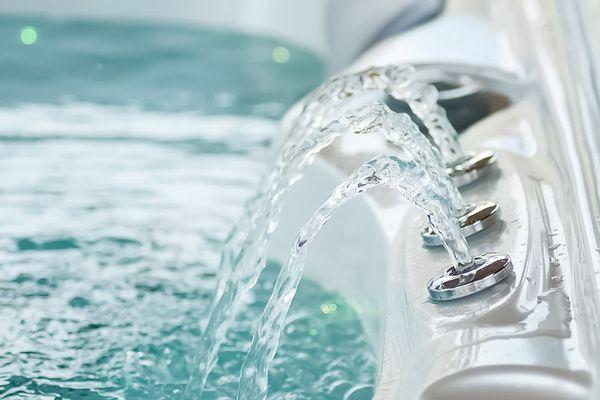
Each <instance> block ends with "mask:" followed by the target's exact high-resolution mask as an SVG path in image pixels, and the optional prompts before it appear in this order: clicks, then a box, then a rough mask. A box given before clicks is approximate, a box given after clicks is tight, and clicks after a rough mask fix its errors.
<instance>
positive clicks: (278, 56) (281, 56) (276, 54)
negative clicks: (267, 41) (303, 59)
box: [273, 46, 290, 64]
mask: <svg viewBox="0 0 600 400" xmlns="http://www.w3.org/2000/svg"><path fill="white" fill-rule="evenodd" d="M289 59H290V51H289V50H288V49H287V48H286V47H283V46H279V47H275V50H273V60H275V62H276V63H279V64H283V63H286V62H288V61H289Z"/></svg>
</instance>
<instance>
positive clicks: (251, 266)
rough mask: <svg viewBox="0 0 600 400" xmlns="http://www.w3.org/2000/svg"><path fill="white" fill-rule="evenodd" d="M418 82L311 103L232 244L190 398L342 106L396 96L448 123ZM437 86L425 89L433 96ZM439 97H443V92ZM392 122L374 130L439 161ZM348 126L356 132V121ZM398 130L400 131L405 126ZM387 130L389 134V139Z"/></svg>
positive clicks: (391, 83) (406, 75) (342, 91)
mask: <svg viewBox="0 0 600 400" xmlns="http://www.w3.org/2000/svg"><path fill="white" fill-rule="evenodd" d="M413 74H414V68H413V67H411V66H403V67H398V66H387V67H376V68H370V69H367V70H364V71H361V72H358V73H354V74H350V75H344V76H339V77H335V78H332V79H331V80H329V81H328V82H326V83H324V84H323V85H321V86H320V87H319V88H317V89H316V90H315V91H314V92H312V93H311V94H310V95H309V96H307V98H306V100H305V101H304V103H303V108H302V111H301V113H300V115H299V116H298V117H297V118H296V120H295V121H294V122H293V123H292V126H291V128H290V131H289V135H288V136H287V139H286V142H285V143H284V145H283V146H282V148H281V149H280V151H279V153H278V155H277V158H276V160H275V166H274V168H273V170H272V172H271V173H270V174H269V175H268V176H267V178H266V179H265V180H264V181H263V182H262V184H261V186H260V187H261V189H260V190H259V191H258V192H257V194H256V195H255V196H254V197H252V198H251V199H250V200H249V201H248V203H247V204H246V207H245V212H244V214H243V216H242V217H241V219H240V220H239V222H238V224H237V225H236V226H235V228H234V229H233V230H232V231H231V233H230V235H229V236H228V237H227V238H226V240H225V243H224V246H223V252H222V257H221V263H220V266H219V273H220V276H219V283H218V285H217V288H216V290H215V297H214V301H213V305H212V307H211V314H210V318H209V321H208V323H207V326H206V327H205V329H204V332H203V335H202V337H201V343H200V349H199V352H198V354H197V357H196V361H195V365H194V370H193V372H192V374H191V376H190V381H189V383H188V386H187V388H186V397H187V398H197V397H198V396H201V394H202V391H203V388H204V385H205V383H206V380H207V378H208V374H209V373H210V371H211V369H212V368H213V366H214V363H215V361H216V355H217V351H218V349H219V346H220V344H221V343H222V341H223V340H224V337H225V334H226V332H227V329H228V327H229V325H230V324H231V321H232V320H233V319H234V318H235V315H236V312H237V309H238V307H239V305H240V301H241V296H242V294H243V293H244V292H245V291H247V290H249V289H250V288H252V286H254V284H255V282H256V280H257V279H258V276H259V275H260V273H261V271H262V270H263V268H264V265H265V260H266V254H267V250H268V248H267V245H268V241H269V238H270V235H271V233H272V232H273V231H274V230H275V228H276V227H277V224H278V220H279V215H280V213H281V209H282V205H283V199H284V197H285V194H286V193H287V191H288V189H289V188H290V187H291V186H292V185H293V184H294V183H295V182H297V181H298V180H299V179H300V178H301V172H302V170H303V168H304V167H305V166H306V165H307V164H309V163H311V162H312V160H313V158H314V156H315V155H316V154H317V153H318V152H319V151H320V150H321V149H323V148H325V147H327V146H328V145H329V144H330V143H331V142H332V141H333V140H334V139H335V137H337V136H338V135H339V134H340V133H341V132H340V130H336V129H321V127H322V126H323V125H325V124H326V123H327V122H329V121H331V120H333V119H334V118H335V114H336V113H338V112H339V109H340V108H341V105H343V103H345V102H347V101H348V100H350V99H351V98H353V97H354V96H355V95H357V94H361V93H364V92H369V91H384V92H386V93H390V94H393V95H395V96H404V97H405V98H406V99H407V100H406V101H407V102H408V104H409V105H410V106H411V107H417V108H418V109H419V111H418V112H420V113H424V114H427V111H428V110H430V109H431V110H432V111H431V112H436V113H437V114H436V115H438V117H436V118H430V119H429V122H428V120H424V122H425V123H426V126H427V123H430V122H431V121H434V120H435V121H439V120H443V119H444V118H445V115H443V113H440V110H441V109H440V110H437V109H436V108H435V107H433V108H432V107H431V104H430V101H431V99H432V96H431V93H432V92H431V90H429V92H428V93H427V95H422V96H415V95H414V93H416V89H415V87H414V85H413V81H412V76H413ZM429 86H431V85H429ZM429 86H426V87H425V88H428V89H429ZM419 87H420V86H419ZM433 90H434V91H435V88H433ZM441 111H442V112H443V110H441ZM416 112H417V110H416V109H415V113H416ZM392 119H393V118H392V117H391V114H390V113H389V112H388V113H387V114H385V118H382V119H381V120H379V121H377V120H376V121H373V123H374V124H376V125H382V126H383V125H384V124H383V123H384V122H385V126H386V128H387V129H390V130H392V131H393V132H396V133H398V132H410V135H408V134H407V135H397V136H393V135H389V137H390V138H392V139H391V141H392V142H394V140H397V144H398V145H402V144H406V148H407V149H408V148H412V147H413V144H410V143H408V142H406V141H405V139H407V138H408V137H410V138H412V139H413V141H414V143H417V142H419V143H420V145H419V146H418V149H419V150H418V151H420V152H422V153H423V155H424V156H427V158H426V159H427V160H428V161H432V160H434V159H435V158H436V157H435V150H431V149H430V148H431V146H429V144H427V146H425V145H423V143H424V142H423V140H424V138H421V137H422V135H421V134H420V132H419V131H418V128H416V127H414V128H413V124H412V122H411V121H409V119H408V118H407V117H406V118H405V117H400V119H397V120H395V121H392ZM347 122H348V123H351V124H353V122H352V121H347ZM408 122H410V124H408ZM396 123H398V124H400V125H398V126H397V125H396ZM407 127H409V128H410V129H407ZM428 127H429V126H428ZM387 129H381V130H382V131H383V132H387ZM432 132H436V131H435V129H433V128H432ZM417 137H419V138H421V139H417ZM423 149H425V150H423ZM407 151H408V150H407ZM411 151H417V150H411ZM432 152H433V154H434V155H433V156H432V154H431V153H432ZM438 158H439V157H438ZM439 163H440V162H439V161H438V162H437V163H434V164H432V165H431V167H430V169H431V170H432V171H433V172H432V175H433V176H435V177H437V181H438V182H442V184H441V186H440V187H441V188H442V189H441V190H442V191H443V190H445V192H444V193H443V196H448V197H449V198H450V199H451V202H452V206H451V207H452V209H453V212H454V213H455V214H457V213H459V211H460V210H461V209H462V199H461V198H460V195H459V194H458V191H456V189H454V190H452V188H451V183H449V182H445V181H444V174H443V170H440V169H439V168H438V166H439ZM446 180H447V177H446ZM444 188H445V189H444Z"/></svg>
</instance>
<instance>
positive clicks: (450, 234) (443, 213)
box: [237, 156, 473, 400]
mask: <svg viewBox="0 0 600 400" xmlns="http://www.w3.org/2000/svg"><path fill="white" fill-rule="evenodd" d="M378 185H385V186H388V187H390V188H393V189H396V190H398V191H399V192H400V193H401V194H402V196H403V197H405V198H406V199H407V200H409V201H410V202H411V203H413V204H414V205H416V206H417V207H419V208H421V209H422V210H423V211H425V213H426V214H427V216H428V218H429V221H430V224H431V227H432V228H433V229H434V230H435V231H436V232H437V233H438V234H439V235H440V237H441V238H442V241H443V244H444V247H445V248H446V250H447V251H448V253H449V255H450V259H451V260H452V262H453V263H454V264H455V266H457V265H458V263H461V264H470V263H472V260H473V258H472V256H471V254H470V252H469V248H468V245H467V242H466V239H465V238H464V236H463V235H462V233H461V232H460V229H459V227H458V224H457V221H456V219H455V218H454V217H453V214H452V209H451V207H450V203H449V202H448V200H447V199H446V198H444V197H441V196H440V195H439V193H438V190H437V185H436V182H435V179H434V178H433V177H432V176H431V174H430V173H429V172H428V169H426V168H423V164H421V163H420V162H417V161H415V160H412V159H410V158H408V159H401V158H399V157H397V156H379V157H376V158H374V159H372V160H371V161H368V162H367V163H366V164H364V165H363V166H362V167H360V168H359V169H358V170H357V171H356V172H354V173H353V174H352V175H351V176H350V177H349V178H347V179H346V180H345V181H344V182H343V183H342V184H341V185H339V186H338V187H337V188H336V189H335V190H334V191H333V193H332V194H331V196H330V197H329V198H328V199H327V201H326V202H325V203H324V204H323V205H322V206H321V207H320V208H319V209H318V210H317V212H316V213H315V214H314V215H313V217H312V218H311V219H310V220H309V221H308V223H307V224H306V225H305V226H304V227H303V228H302V229H301V230H300V233H299V234H298V236H297V238H296V241H295V243H294V245H293V247H292V250H291V253H290V255H289V257H288V259H287V260H286V262H285V264H284V266H283V268H282V270H281V272H280V273H279V276H278V278H277V282H276V284H275V288H274V289H273V293H272V295H271V298H270V299H269V302H268V303H267V306H266V307H265V310H264V313H263V315H262V318H261V320H260V323H259V326H258V328H257V330H256V331H255V333H254V337H253V339H252V345H251V347H250V351H249V352H248V355H247V356H246V359H245V361H244V364H243V366H242V372H241V380H240V386H239V389H238V396H237V400H264V399H266V397H267V383H268V367H269V363H270V362H271V360H272V359H273V357H274V356H275V352H276V350H277V345H278V342H279V336H280V334H281V329H282V327H283V323H284V320H285V317H286V315H287V312H288V310H289V307H290V304H291V302H292V300H293V298H294V295H295V293H296V289H297V287H298V283H299V282H300V279H301V277H302V272H303V270H304V262H305V258H306V254H307V249H308V245H309V244H310V243H311V242H312V240H313V239H314V238H315V236H316V235H317V233H318V232H319V231H320V230H321V228H322V227H323V226H324V225H325V223H327V221H328V220H329V219H330V218H331V217H332V216H333V214H334V212H335V210H336V209H338V208H339V207H341V206H342V205H344V204H345V203H347V202H348V201H349V200H351V199H352V198H354V197H356V196H358V195H360V194H362V193H363V192H364V191H365V190H367V189H369V188H372V187H374V186H378Z"/></svg>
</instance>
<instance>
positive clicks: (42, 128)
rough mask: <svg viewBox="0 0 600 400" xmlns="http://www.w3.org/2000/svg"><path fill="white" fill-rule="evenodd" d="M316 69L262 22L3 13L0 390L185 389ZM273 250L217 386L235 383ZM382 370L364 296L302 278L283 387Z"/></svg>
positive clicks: (223, 394)
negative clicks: (180, 22) (237, 229)
mask: <svg viewBox="0 0 600 400" xmlns="http://www.w3.org/2000/svg"><path fill="white" fill-rule="evenodd" d="M24 27H32V28H33V29H34V30H35V32H36V37H35V43H33V44H31V45H26V44H24V43H23V38H25V41H26V42H28V41H29V40H30V37H27V36H26V37H24V36H23V35H22V33H23V28H24ZM281 46H284V47H286V48H287V50H288V51H289V54H290V57H289V60H287V61H286V62H284V63H281V62H277V61H282V60H281V58H278V57H275V58H274V57H273V51H274V50H275V49H276V48H277V47H281ZM276 59H277V60H276ZM322 79H323V66H322V64H321V63H320V61H319V60H318V58H316V57H314V56H312V55H311V54H310V53H308V52H305V51H303V50H301V49H299V48H296V47H294V46H291V45H289V44H286V43H281V42H278V41H276V40H272V39H268V38H258V37H250V36H242V35H236V34H232V33H226V32H217V31H206V30H198V29H192V28H182V27H169V26H159V27H156V26H154V27H147V26H134V25H125V24H105V23H98V22H94V23H92V22H76V23H75V22H64V21H50V20H43V19H35V18H10V19H6V18H4V19H0V176H1V177H2V180H1V182H2V183H1V185H0V221H1V223H0V348H1V351H0V398H7V399H177V398H179V396H180V394H181V392H182V390H183V388H184V387H185V384H186V382H187V379H188V377H189V373H190V371H189V369H190V367H191V363H192V360H193V357H194V355H195V351H194V350H195V346H196V345H197V343H198V338H199V335H200V326H202V321H204V320H205V318H206V313H207V311H208V310H207V307H208V305H209V303H210V296H211V292H212V290H213V288H214V285H215V283H216V282H215V276H216V272H217V271H216V267H217V265H218V258H219V245H220V242H221V240H222V239H223V238H224V237H225V235H226V234H227V233H228V231H229V229H230V227H231V226H232V224H233V222H234V221H235V220H236V218H238V217H239V215H240V213H241V211H242V206H243V203H244V200H245V199H246V198H247V197H248V196H250V195H251V193H252V192H253V191H254V189H255V186H256V184H257V183H258V179H259V177H260V175H261V174H262V173H264V172H265V170H266V168H267V167H268V163H267V162H268V160H269V157H270V152H269V143H270V141H271V139H272V138H273V136H274V135H276V134H277V124H276V121H275V120H274V119H275V118H278V117H280V116H281V115H282V113H283V112H284V111H285V109H287V108H288V107H289V106H290V105H291V104H292V103H293V102H294V101H295V100H297V99H298V98H300V97H301V96H302V95H304V94H305V93H306V92H307V91H308V90H310V89H311V88H312V87H314V86H316V85H317V84H318V83H319V82H320V81H321V80H322ZM278 268H279V266H278V265H277V264H276V263H273V262H272V263H270V265H269V267H268V268H267V270H266V271H265V273H264V274H263V276H262V277H261V279H260V281H259V283H258V285H257V289H256V290H255V291H253V292H252V294H251V296H249V298H248V299H247V301H246V305H245V306H244V307H243V309H242V312H241V315H240V316H239V318H238V320H237V322H236V324H235V326H234V329H232V331H230V332H229V335H228V339H227V341H226V343H225V344H224V346H223V347H222V348H221V351H220V353H219V362H218V365H217V367H216V369H215V370H214V371H213V373H212V375H211V376H210V378H209V382H208V393H207V396H206V397H205V398H207V399H227V398H231V397H233V396H234V395H235V391H236V389H237V382H238V376H239V368H240V366H241V363H242V361H243V357H244V355H245V352H246V350H247V348H248V346H249V344H250V339H251V335H252V331H253V328H254V322H255V321H256V319H257V318H258V317H259V315H260V313H261V312H262V309H263V307H264V304H265V303H266V300H267V299H268V296H269V295H270V291H271V288H272V285H273V282H274V279H275V276H276V274H277V272H278ZM332 305H335V306H332ZM374 371H375V362H374V358H373V355H372V353H371V349H370V348H369V346H368V344H367V342H366V339H365V337H364V335H363V332H362V328H361V326H360V323H359V319H358V315H357V314H356V312H355V311H354V310H353V309H352V308H351V307H349V306H348V305H347V304H346V303H345V302H344V300H343V299H341V298H340V297H339V295H337V294H336V293H332V292H328V291H326V290H324V289H323V288H321V287H319V286H318V285H317V284H316V283H314V282H310V281H303V282H302V283H301V285H300V288H299V291H298V294H297V298H296V300H295V301H294V303H293V305H292V309H291V311H290V315H289V317H288V319H287V322H286V327H285V330H284V335H283V337H282V340H281V346H280V349H279V351H278V353H277V355H276V357H275V360H274V363H273V366H272V368H271V376H270V385H271V386H270V398H272V399H342V398H344V396H345V395H347V396H349V398H350V399H351V400H358V399H367V398H370V393H371V392H372V388H370V387H369V386H368V385H367V387H365V388H364V390H362V391H360V392H356V393H354V394H353V395H351V396H350V395H349V394H348V393H347V392H348V390H349V388H351V387H353V386H354V385H353V383H356V382H371V383H372V380H373V376H374Z"/></svg>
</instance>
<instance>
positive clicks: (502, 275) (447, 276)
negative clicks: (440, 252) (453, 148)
mask: <svg viewBox="0 0 600 400" xmlns="http://www.w3.org/2000/svg"><path fill="white" fill-rule="evenodd" d="M511 272H512V262H511V260H510V257H509V256H508V255H506V254H502V253H484V254H481V255H479V256H476V257H475V258H474V259H473V265H472V266H471V267H470V268H468V269H467V270H466V271H463V272H459V271H457V270H456V268H455V267H454V266H451V267H449V268H446V269H444V270H443V271H441V272H440V273H438V274H437V275H436V276H435V277H433V278H432V279H431V280H430V281H429V282H427V290H428V291H429V296H430V297H431V299H432V300H436V301H450V300H456V299H460V298H462V297H465V296H469V295H471V294H474V293H478V292H481V291H482V290H485V289H487V288H490V287H492V286H494V285H495V284H497V283H499V282H501V281H503V280H504V279H506V278H507V277H508V276H509V275H510V273H511Z"/></svg>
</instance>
